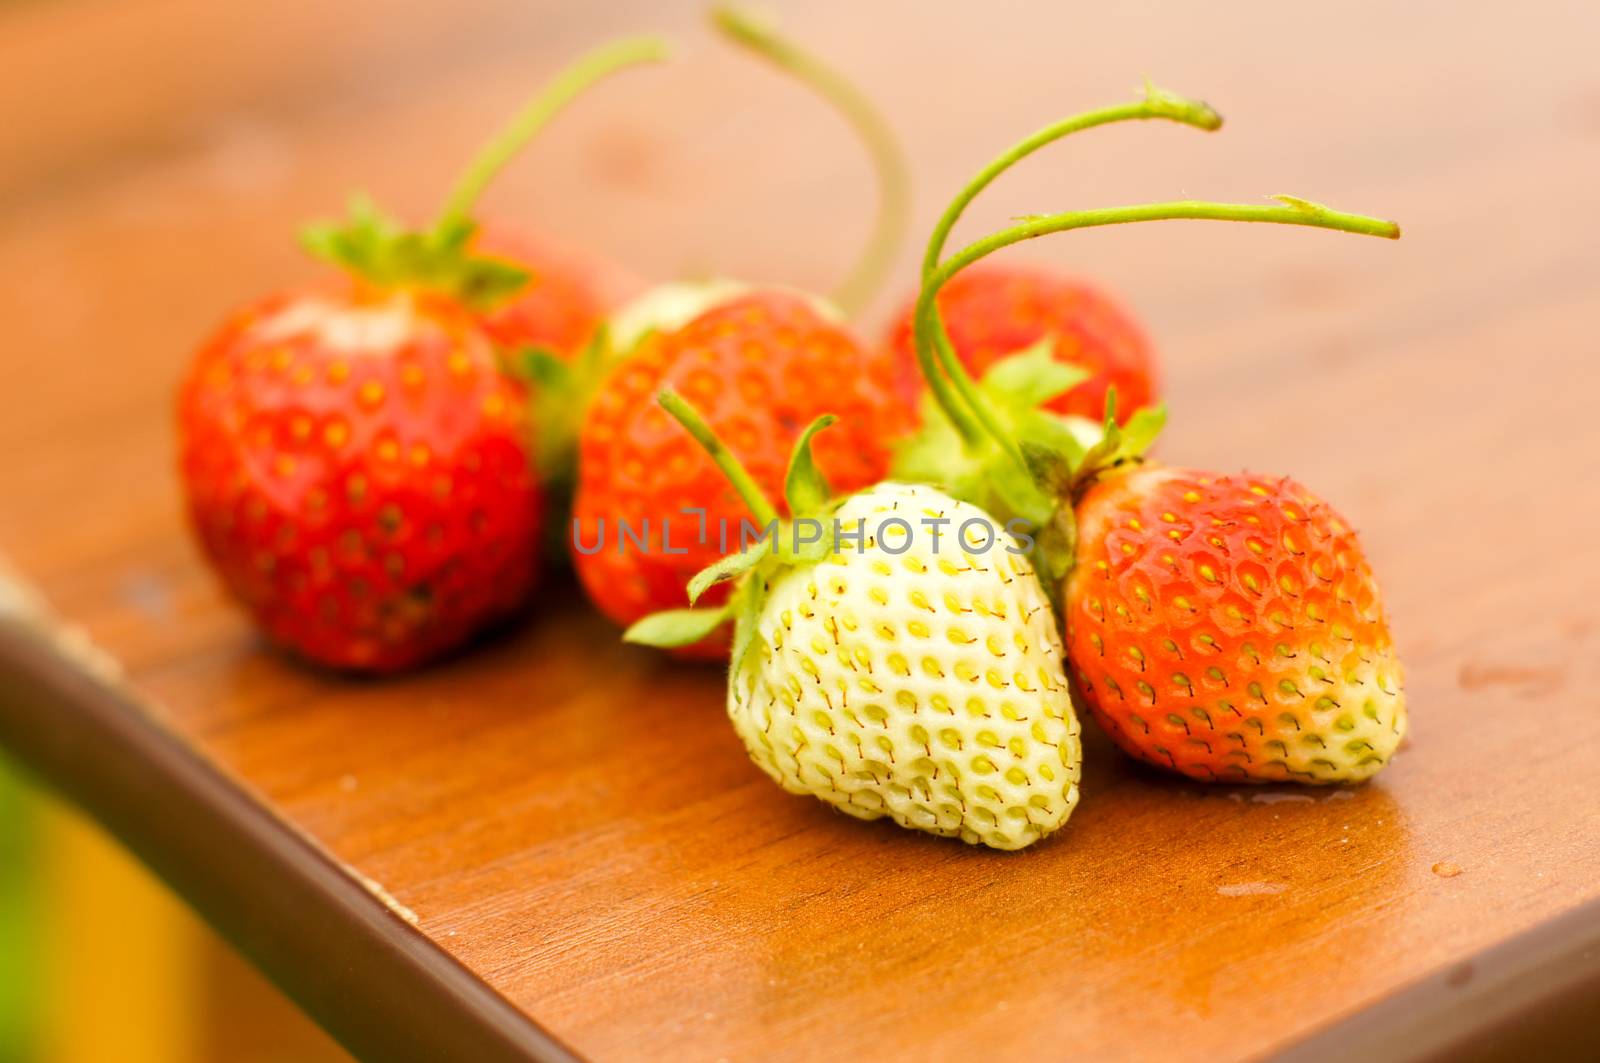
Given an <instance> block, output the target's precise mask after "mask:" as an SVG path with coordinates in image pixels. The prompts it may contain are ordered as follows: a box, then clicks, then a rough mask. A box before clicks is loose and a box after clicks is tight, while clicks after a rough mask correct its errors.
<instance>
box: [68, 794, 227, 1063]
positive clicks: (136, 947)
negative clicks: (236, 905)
mask: <svg viewBox="0 0 1600 1063" xmlns="http://www.w3.org/2000/svg"><path fill="white" fill-rule="evenodd" d="M41 819H42V823H41V843H40V846H39V849H40V860H41V863H42V864H43V865H44V867H43V872H42V879H43V887H44V896H45V898H46V908H45V930H44V940H43V942H42V944H43V948H42V950H41V951H42V953H43V955H42V957H41V962H42V963H43V964H44V965H45V966H46V968H47V969H46V970H44V971H41V972H40V974H41V976H42V977H43V979H44V981H45V985H46V988H45V992H44V1009H45V1014H44V1017H43V1024H42V1029H41V1030H40V1040H41V1041H42V1044H41V1045H40V1048H41V1052H40V1058H41V1060H43V1061H48V1063H80V1061H81V1063H90V1061H98V1060H110V1059H115V1060H120V1061H122V1063H146V1061H148V1063H173V1061H178V1060H192V1059H196V1058H197V1056H196V1053H195V1049H196V1046H197V1044H198V1042H199V1037H198V1034H199V1025H200V1019H199V1015H198V1009H199V1006H200V1004H201V1001H200V992H201V989H200V986H199V985H198V984H197V976H198V974H199V968H200V953H201V950H202V949H203V948H204V946H205V942H204V941H203V940H202V938H201V933H200V928H199V926H197V925H196V923H195V922H194V920H193V918H192V917H191V916H189V915H188V914H187V913H186V912H184V911H183V910H182V909H181V908H180V907H179V905H178V902H177V901H176V900H175V899H174V898H173V897H172V895H171V894H170V893H168V892H167V891H166V889H165V888H164V887H162V886H161V885H160V884H159V883H157V882H156V881H155V879H153V878H152V877H151V876H150V875H149V874H148V873H147V872H146V871H145V870H144V869H143V868H142V867H139V866H138V865H136V864H134V863H133V862H132V861H131V860H129V859H128V857H126V856H125V855H123V853H122V852H121V851H120V850H118V849H116V848H114V847H113V846H112V845H111V844H110V842H109V841H108V840H107V839H106V838H105V837H104V836H103V835H102V834H100V832H99V831H98V830H96V829H95V828H93V827H91V826H90V825H89V824H88V823H87V822H85V821H84V820H83V819H82V818H80V817H79V816H77V815H76V814H74V813H72V812H69V811H67V810H66V809H64V808H62V807H61V806H59V805H56V804H53V803H52V804H50V805H48V806H46V811H45V813H44V815H43V816H42V817H41Z"/></svg>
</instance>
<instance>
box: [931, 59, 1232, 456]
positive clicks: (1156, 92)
mask: <svg viewBox="0 0 1600 1063" xmlns="http://www.w3.org/2000/svg"><path fill="white" fill-rule="evenodd" d="M1151 118H1162V119H1166V120H1167V121H1171V122H1178V123H1181V124H1183V125H1189V126H1193V127H1195V128H1196V129H1202V130H1206V131H1208V132H1210V131H1213V130H1216V129H1220V128H1221V127H1222V116H1221V115H1219V114H1218V113H1217V112H1216V111H1214V110H1212V109H1211V107H1210V106H1209V105H1207V104H1205V103H1202V102H1201V101H1199V100H1191V99H1188V98H1186V97H1183V96H1179V95H1177V94H1176V93H1172V92H1167V91H1166V90H1164V89H1158V88H1156V87H1155V86H1154V85H1153V84H1151V83H1150V82H1148V81H1147V82H1145V87H1144V97H1143V98H1142V99H1139V100H1135V101H1133V102H1131V103H1122V104H1117V105H1115V106H1112V107H1102V108H1100V109H1099V110H1095V111H1085V112H1083V113H1082V114H1076V115H1073V116H1072V117H1070V118H1063V119H1062V120H1061V121H1059V122H1054V123H1052V124H1050V125H1047V126H1045V127H1044V128H1043V129H1041V130H1039V131H1038V132H1036V133H1033V134H1032V135H1031V136H1028V137H1025V138H1023V139H1022V140H1020V141H1018V142H1017V143H1016V144H1014V145H1012V146H1011V147H1010V148H1008V149H1007V150H1006V151H1005V152H1003V153H1002V154H1000V155H999V156H998V157H996V158H995V159H994V160H993V161H992V162H990V163H989V164H988V165H987V166H985V167H984V168H983V169H982V170H980V171H979V172H978V175H977V176H976V177H974V178H973V179H972V180H971V181H969V182H968V183H967V184H966V186H965V187H964V188H962V189H961V191H960V192H958V193H956V197H955V199H953V200H951V201H950V205H949V206H948V207H946V208H945V211H944V213H943V214H942V215H941V216H940V217H939V221H938V223H937V224H936V225H934V227H933V232H932V233H931V234H929V236H928V246H927V250H926V251H925V252H924V253H923V256H922V285H923V288H924V289H926V288H927V285H928V281H929V279H930V277H932V275H933V272H934V270H936V269H937V268H938V266H939V257H940V256H941V255H942V254H944V247H945V243H946V241H948V240H949V238H950V231H951V230H952V229H954V228H955V225H956V223H957V222H958V221H960V220H961V215H962V214H963V213H965V212H966V209H967V207H968V206H969V205H970V204H971V203H972V201H973V200H974V199H976V198H977V197H978V194H979V193H981V192H982V191H983V190H984V189H985V188H988V187H989V185H991V184H992V183H994V180H995V178H997V177H999V176H1000V175H1001V174H1002V173H1004V172H1005V171H1007V170H1009V169H1010V168H1011V167H1012V166H1015V165H1016V164H1017V163H1018V162H1020V161H1022V160H1023V159H1025V158H1027V157H1028V156H1029V155H1032V154H1033V153H1034V152H1036V151H1038V150H1039V149H1040V148H1042V147H1045V146H1046V145H1048V144H1051V143H1054V142H1055V141H1057V140H1060V139H1061V138H1063V137H1066V136H1069V135H1071V134H1073V133H1076V132H1078V131H1080V130H1084V129H1093V128H1094V127H1095V126H1101V125H1109V124H1111V123H1113V122H1127V121H1140V120H1146V119H1151ZM918 305H919V312H918V314H917V316H916V317H915V318H914V319H913V328H914V333H913V335H914V339H915V343H914V347H915V351H916V355H917V362H918V364H919V365H920V366H921V368H922V375H923V377H924V378H925V379H926V380H927V381H928V387H929V389H930V390H931V391H932V392H933V396H934V399H935V400H936V401H937V402H938V403H939V405H940V407H942V408H943V409H944V411H945V414H946V415H947V416H948V417H949V418H950V420H951V422H952V423H954V424H955V426H956V429H957V431H958V432H959V433H960V434H961V437H962V439H963V440H964V441H965V442H966V443H967V444H968V445H975V444H976V443H977V442H979V440H980V439H981V438H982V436H983V434H984V433H983V428H982V425H981V422H982V421H983V420H984V419H985V418H986V417H987V419H988V420H993V415H992V413H988V411H987V410H986V408H985V406H984V404H983V402H982V400H981V399H978V400H977V401H975V402H974V401H973V395H974V394H975V393H976V388H975V387H974V386H973V384H972V379H971V377H970V376H969V375H968V373H967V371H966V368H965V367H964V366H962V365H961V360H960V359H959V358H958V357H957V356H956V354H955V351H954V349H953V348H951V346H950V338H949V336H947V335H946V334H945V330H944V321H943V320H942V319H941V318H940V317H939V314H938V310H937V307H935V309H934V310H933V320H932V321H930V322H923V321H922V320H921V312H920V307H921V303H920V301H919V304H918ZM930 340H931V342H929V341H930ZM941 366H942V369H941ZM946 373H948V374H949V380H951V381H954V385H953V387H952V385H951V384H950V383H948V382H947V381H946V377H945V374H946ZM957 392H960V393H961V395H962V396H965V397H966V398H965V401H964V402H963V401H962V399H960V398H958V397H957V394H956V393H957ZM968 406H970V407H971V408H972V409H973V411H974V412H975V413H976V414H977V417H978V421H977V422H975V421H974V420H973V418H972V417H971V416H968V413H967V407H968ZM1008 449H1009V448H1008ZM1014 456H1017V457H1020V455H1014Z"/></svg>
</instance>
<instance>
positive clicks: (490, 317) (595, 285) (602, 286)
mask: <svg viewBox="0 0 1600 1063" xmlns="http://www.w3.org/2000/svg"><path fill="white" fill-rule="evenodd" d="M474 250H475V251H477V252H478V253H479V254H484V255H488V256H491V257H494V258H499V259H504V260H505V261H507V262H511V263H512V264H514V265H517V266H520V267H522V268H523V269H525V270H526V271H527V273H528V281H527V284H526V285H525V286H524V287H523V289H522V290H521V291H520V292H518V293H517V295H516V296H515V297H514V298H512V299H509V300H507V301H506V302H504V303H502V304H500V305H498V306H496V307H494V308H493V309H491V310H489V311H488V312H486V313H484V314H481V315H480V317H479V320H480V322H481V324H482V325H483V328H484V330H485V331H486V332H488V334H489V335H490V337H492V338H493V339H494V341H495V342H496V343H498V344H499V345H500V346H501V348H502V349H504V350H506V351H515V350H517V349H518V348H520V347H525V346H528V347H538V348H542V349H544V350H548V351H551V352H552V353H555V354H559V355H563V356H566V357H569V358H570V357H572V356H573V355H575V354H577V353H578V352H579V351H581V350H583V348H584V347H585V346H587V344H588V343H589V341H590V340H591V339H592V338H593V337H594V333H595V329H596V328H598V327H599V326H600V324H601V322H603V321H604V320H605V319H606V317H607V315H609V314H610V313H611V311H613V310H615V309H616V308H617V307H618V306H619V305H621V304H622V303H623V302H625V301H627V300H628V299H629V298H631V297H632V296H634V295H635V294H637V293H638V292H639V291H640V290H641V289H642V287H643V285H642V284H641V283H640V281H639V280H638V278H636V277H634V276H633V275H632V274H630V273H628V272H627V271H626V270H624V269H622V268H621V267H619V266H616V265H613V264H612V263H610V262H607V261H606V260H605V259H603V258H600V257H599V256H597V255H593V254H589V253H587V252H583V251H579V250H577V249H574V248H569V247H565V246H563V245H562V244H560V243H557V242H556V241H553V240H550V239H548V238H545V237H538V236H533V235H531V234H528V233H523V232H519V231H516V230H513V229H510V228H508V227H504V226H490V227H487V228H485V229H484V230H483V231H482V233H481V234H480V235H479V237H478V239H477V241H476V243H475V246H474Z"/></svg>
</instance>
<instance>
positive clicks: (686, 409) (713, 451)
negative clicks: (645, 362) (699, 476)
mask: <svg viewBox="0 0 1600 1063" xmlns="http://www.w3.org/2000/svg"><path fill="white" fill-rule="evenodd" d="M656 401H657V402H659V403H660V404H661V408H662V409H664V410H666V411H667V412H668V413H669V414H671V415H672V417H673V419H674V420H675V421H677V422H678V423H679V424H681V425H683V427H684V429H685V430H686V431H687V432H688V433H689V434H690V435H692V436H694V438H695V442H697V443H699V444H700V445H701V446H702V447H704V448H705V451H706V453H707V454H709V455H711V460H712V461H714V462H716V465H717V468H719V469H721V470H722V474H723V475H724V476H726V477H727V478H728V482H729V483H731V484H733V489H734V490H735V491H737V492H739V497H740V498H742V499H744V504H745V505H747V506H749V507H750V512H751V513H753V514H755V518H756V521H757V522H758V523H759V524H760V525H761V527H763V528H765V527H767V526H768V525H770V524H771V523H772V522H773V521H775V520H777V519H778V511H777V509H776V508H774V507H773V505H772V503H771V502H770V501H769V500H768V499H767V496H766V493H765V492H763V491H762V490H761V485H760V484H758V483H756V481H755V478H754V477H752V476H751V475H750V471H749V470H748V469H746V468H745V467H744V465H742V464H741V463H740V462H739V459H738V458H737V457H735V456H734V453H733V451H731V450H729V449H728V446H727V444H726V443H724V442H723V441H722V440H720V439H718V438H717V434H716V433H715V432H713V431H712V430H711V426H710V425H708V424H706V422H705V418H703V417H701V416H700V412H699V411H698V410H696V409H695V408H694V407H693V406H691V405H689V400H688V399H685V398H684V397H683V396H682V395H679V394H678V393H677V392H676V391H673V390H672V389H671V388H666V389H664V390H663V391H662V392H661V393H660V394H658V395H657V396H656Z"/></svg>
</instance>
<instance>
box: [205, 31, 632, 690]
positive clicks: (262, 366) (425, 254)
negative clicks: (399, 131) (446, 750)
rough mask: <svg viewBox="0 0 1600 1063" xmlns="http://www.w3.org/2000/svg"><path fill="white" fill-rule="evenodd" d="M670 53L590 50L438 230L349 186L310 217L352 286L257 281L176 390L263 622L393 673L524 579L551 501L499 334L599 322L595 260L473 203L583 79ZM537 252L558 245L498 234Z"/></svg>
mask: <svg viewBox="0 0 1600 1063" xmlns="http://www.w3.org/2000/svg"><path fill="white" fill-rule="evenodd" d="M662 54H663V47H662V45H661V44H660V43H659V42H657V41H654V40H643V39H642V40H636V41H625V42H620V43H618V44H615V45H612V46H609V47H607V48H604V49H601V50H599V51H596V52H595V53H593V54H591V55H590V56H588V57H586V58H585V59H583V60H581V61H580V62H579V63H578V64H577V65H575V66H574V67H572V68H571V69H570V70H569V71H567V72H566V73H565V74H564V75H562V76H561V77H560V78H558V79H557V81H556V82H555V83H554V84H553V85H552V87H551V89H550V90H549V91H548V92H547V93H546V95H544V96H543V97H541V99H539V100H537V101H535V102H534V104H532V105H531V106H530V107H529V109H528V110H527V111H525V112H524V113H523V114H522V115H521V116H519V118H518V120H517V121H516V122H514V123H513V124H512V126H511V127H510V128H509V129H508V130H507V132H506V133H505V134H503V135H502V137H500V138H499V139H498V140H497V141H496V142H495V143H493V144H491V145H490V147H489V149H488V150H487V151H486V152H485V154H484V155H483V156H481V157H480V158H479V159H478V160H477V161H476V162H475V163H474V164H473V165H472V166H471V167H470V168H469V169H468V171H467V173H466V176H465V177H464V178H463V179H462V181H461V183H460V184H459V185H458V187H457V189H456V190H455V192H454V194H452V196H451V197H450V200H449V201H448V203H447V205H446V208H445V210H444V212H443V214H442V216H441V218H440V220H439V221H438V222H437V224H435V225H434V226H433V227H432V228H429V229H426V230H421V231H408V230H406V229H403V228H402V227H400V226H399V225H398V224H396V223H395V222H394V221H393V220H392V219H390V218H388V217H387V216H385V215H383V214H382V213H380V212H379V211H378V210H377V209H376V208H374V207H372V206H371V205H370V204H368V203H366V202H365V201H363V200H357V201H356V203H355V204H354V206H353V208H352V217H351V220H350V221H349V222H348V223H347V224H343V225H323V226H318V227H315V228H313V229H311V230H309V231H308V232H307V234H306V244H307V247H308V249H309V250H311V251H312V252H313V253H314V254H316V255H317V256H319V257H321V258H323V259H326V260H328V261H331V262H333V263H335V264H336V265H338V266H340V267H341V268H342V269H343V270H344V272H345V273H346V277H345V279H344V281H343V283H340V284H335V285H329V286H326V287H324V288H322V289H318V290H307V291H301V292H294V293H289V294H285V295H279V296H276V297H273V298H270V299H267V300H264V301H262V302H261V303H259V304H257V305H256V306H254V307H253V308H251V309H248V310H246V311H244V312H242V313H240V314H237V315H235V316H234V317H233V318H232V319H231V320H230V321H229V322H228V323H227V324H226V325H225V326H224V327H223V328H222V330H221V331H220V332H219V333H218V334H217V335H216V336H215V337H214V338H213V339H212V340H211V341H210V342H209V343H208V344H207V345H206V346H205V347H204V348H202V350H201V351H200V352H199V354H198V356H197V357H196V359H195V362H194V364H193V366H192V367H191V369H190V372H189V375H188V377H187V379H186V381H185V383H184V386H183V389H182V392H181V394H180V397H179V404H178V433H179V440H180V453H181V472H182V477H183V483H184V487H185V490H186V493H187V498H188V507H189V513H190V517H191V519H192V522H193V524H194V526H195V528H196V530H197V532H198V534H199V537H200V540H201V542H202V544H203V546H204V548H205V551H206V554H207V556H208V557H209V558H210V559H211V561H212V563H213V564H214V566H215V567H216V569H217V571H218V574H219V575H220V576H221V577H222V580H223V582H224V583H225V584H226V585H227V586H228V588H229V589H230V590H231V591H232V592H233V593H234V594H235V595H236V596H237V597H238V598H239V599H240V600H241V601H242V602H243V603H244V604H245V605H246V606H247V607H248V608H249V609H250V610H251V612H252V613H253V614H254V615H255V617H256V618H257V620H258V621H259V622H260V623H261V625H262V626H263V628H265V629H266V631H267V632H268V634H269V635H271V636H272V637H273V638H275V639H277V640H278V641H280V642H282V643H283V644H285V645H287V646H289V647H290V648H292V649H294V650H295V651H297V652H299V653H300V654H302V655H304V656H306V657H308V658H310V659H312V660H314V661H318V662H320V663H323V664H326V665H330V666H333V667H340V668H356V669H365V670H373V671H388V670H393V669H398V668H404V667H407V666H410V665H415V664H419V663H422V662H424V661H426V660H428V659H430V658H432V657H435V656H437V655H438V654H440V653H442V652H444V651H446V650H448V649H450V648H451V647H453V646H455V645H457V644H459V643H460V642H462V641H464V640H465V639H466V638H467V637H469V636H470V635H471V634H472V633H473V632H474V631H476V630H478V629H479V628H481V627H482V626H484V625H485V624H487V623H489V622H491V621H493V620H494V619H495V618H496V617H499V616H501V615H503V614H504V613H506V612H507V611H509V610H510V609H512V608H514V607H515V606H516V605H517V604H518V603H519V602H520V601H522V599H523V598H524V597H525V596H526V594H527V592H528V589H529V587H530V586H531V584H532V582H533V575H534V565H535V559H536V557H537V554H538V544H539V527H540V517H541V513H542V510H543V501H542V499H541V496H540V489H539V483H538V479H537V476H536V473H535V471H534V468H533V466H532V464H531V460H532V458H533V456H534V450H535V448H534V445H533V443H532V441H531V440H532V433H531V432H530V430H529V425H528V423H527V422H528V416H527V407H528V404H529V397H528V395H527V393H526V392H525V390H524V388H523V385H522V384H520V383H518V382H517V381H516V380H514V379H513V378H511V377H510V376H507V375H505V374H504V373H503V372H502V362H501V354H502V353H503V352H502V351H501V350H500V349H499V348H497V346H496V341H497V340H498V341H499V342H501V343H518V344H524V343H529V342H533V343H538V344H539V345H540V346H541V348H542V349H544V350H547V351H550V352H552V353H553V354H555V355H556V356H557V357H561V356H565V355H570V354H571V353H572V351H573V350H574V349H576V348H577V347H578V346H581V345H582V343H583V342H584V337H585V335H586V334H588V333H592V332H593V331H594V320H595V318H596V317H597V316H598V311H599V306H598V303H597V302H596V300H597V299H598V295H597V294H592V292H591V289H592V288H593V285H592V284H591V282H590V280H589V277H590V276H592V275H594V276H597V275H595V274H590V273H583V272H582V271H572V272H564V271H566V270H567V269H568V267H565V266H551V267H549V268H547V267H546V265H545V263H544V262H530V263H529V264H530V265H531V266H533V267H534V268H533V269H530V270H525V269H523V268H521V267H520V266H519V265H518V264H516V263H515V262H512V261H509V260H508V258H507V257H505V256H506V254H507V253H508V251H507V248H508V246H509V245H508V244H507V241H506V238H505V237H503V236H494V235H491V236H489V237H487V238H484V239H481V240H480V239H479V234H478V231H477V226H476V224H475V223H474V222H473V221H472V219H471V215H470V211H471V207H472V204H473V202H474V201H475V199H476V198H477V196H478V194H479V193H480V192H481V191H482V189H483V187H484V185H485V184H486V183H487V181H488V180H489V179H490V177H492V176H493V174H494V173H496V172H497V171H498V170H499V169H500V167H501V166H503V165H504V164H505V162H506V161H508V160H509V158H510V157H511V155H512V154H514V152H515V150H516V149H517V148H518V147H520V146H521V145H522V144H523V143H524V142H526V140H527V139H528V138H529V137H530V136H531V135H532V133H533V132H534V131H535V130H537V129H538V128H539V127H540V126H541V125H542V124H543V122H544V121H545V120H546V119H548V118H549V117H550V116H551V115H552V114H554V113H555V111H557V110H559V108H560V107H561V106H562V105H564V104H565V103H566V102H567V101H568V100H570V99H571V98H573V97H574V96H575V95H576V94H577V93H578V92H579V91H581V89H582V88H584V87H585V86H586V85H588V84H589V83H591V82H593V81H594V80H596V79H598V78H600V77H603V76H605V75H606V74H608V73H610V72H612V71H615V70H618V69H620V68H622V67H625V66H628V65H632V64H634V63H638V62H642V61H646V60H653V59H658V58H660V57H661V56H662ZM536 253H537V254H543V255H545V257H546V258H547V259H548V261H549V262H551V263H554V262H555V260H554V259H553V258H549V256H548V253H544V252H537V250H536V249H535V251H533V252H530V251H527V250H518V249H513V250H510V251H509V254H511V255H513V256H517V257H522V258H524V259H526V258H530V257H533V255H534V254H536ZM593 291H594V292H597V291H598V289H593ZM550 398H551V396H541V401H548V400H549V399H550Z"/></svg>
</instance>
